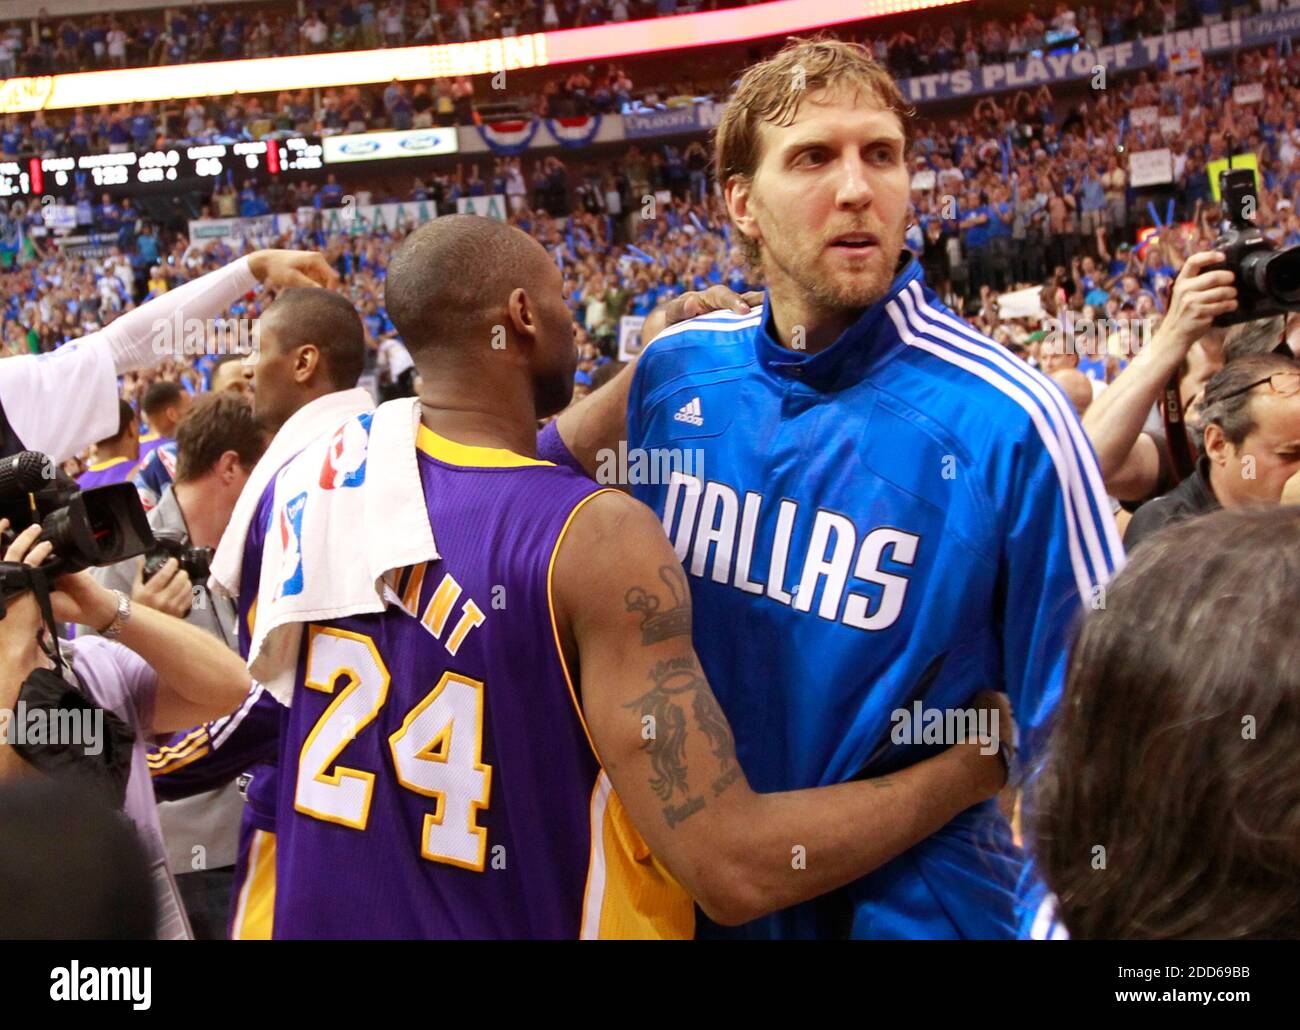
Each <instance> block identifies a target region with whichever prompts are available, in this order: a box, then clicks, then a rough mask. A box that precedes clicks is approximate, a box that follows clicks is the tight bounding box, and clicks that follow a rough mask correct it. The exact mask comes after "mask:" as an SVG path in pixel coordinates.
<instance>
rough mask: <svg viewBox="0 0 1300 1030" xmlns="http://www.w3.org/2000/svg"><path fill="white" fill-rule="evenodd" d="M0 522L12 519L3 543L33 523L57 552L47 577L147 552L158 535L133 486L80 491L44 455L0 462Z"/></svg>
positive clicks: (23, 455) (19, 456)
mask: <svg viewBox="0 0 1300 1030" xmlns="http://www.w3.org/2000/svg"><path fill="white" fill-rule="evenodd" d="M0 518H6V519H8V520H9V530H8V531H7V532H6V533H5V538H4V540H3V543H5V544H8V543H9V541H11V540H12V539H13V538H14V537H15V536H17V535H18V534H19V533H21V532H22V531H23V530H24V529H26V528H27V527H28V526H30V525H32V524H33V523H37V522H38V523H40V525H41V535H40V538H39V539H40V540H48V541H49V542H50V543H51V544H52V545H53V547H54V553H53V554H51V555H50V557H49V558H48V559H47V560H46V562H45V564H44V565H43V566H41V568H42V570H43V571H44V572H45V573H46V575H48V576H50V577H53V576H60V575H63V574H64V573H68V572H80V571H81V570H82V569H87V568H89V567H90V566H92V565H112V564H114V563H116V562H120V561H121V560H122V559H123V558H132V557H134V556H135V555H137V554H143V553H144V552H145V551H146V550H147V549H148V548H149V546H150V545H151V544H152V543H153V532H152V531H151V530H150V529H149V520H148V519H147V518H146V517H145V514H144V508H142V507H141V506H140V495H139V493H137V492H136V489H135V487H134V486H132V485H131V484H130V483H117V484H115V485H113V486H101V487H96V488H95V489H93V490H85V491H82V490H80V489H78V487H77V484H76V481H75V480H73V479H72V477H71V476H69V475H68V474H67V473H65V472H64V471H63V470H62V469H60V468H58V467H57V466H56V465H55V464H54V462H53V461H51V460H50V459H49V458H47V457H46V456H45V455H44V454H41V453H40V452H39V451H22V452H21V453H19V454H15V455H13V456H12V457H8V458H0Z"/></svg>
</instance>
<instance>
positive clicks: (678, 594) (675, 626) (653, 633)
mask: <svg viewBox="0 0 1300 1030" xmlns="http://www.w3.org/2000/svg"><path fill="white" fill-rule="evenodd" d="M659 578H660V579H661V580H663V581H664V584H665V585H666V586H667V587H668V596H669V600H670V601H671V606H670V607H667V608H664V609H663V610H662V611H660V607H661V604H660V599H659V596H658V595H657V594H652V593H650V592H649V591H647V590H646V589H645V588H644V587H632V588H630V589H629V590H628V592H627V594H626V595H625V597H624V600H625V601H626V602H627V610H628V611H630V612H640V613H641V616H642V618H641V643H643V644H655V643H658V642H659V641H660V640H667V639H668V638H669V637H680V636H684V635H686V634H688V633H690V631H691V591H690V587H688V586H687V585H686V573H684V572H682V570H681V566H679V565H661V566H660V567H659Z"/></svg>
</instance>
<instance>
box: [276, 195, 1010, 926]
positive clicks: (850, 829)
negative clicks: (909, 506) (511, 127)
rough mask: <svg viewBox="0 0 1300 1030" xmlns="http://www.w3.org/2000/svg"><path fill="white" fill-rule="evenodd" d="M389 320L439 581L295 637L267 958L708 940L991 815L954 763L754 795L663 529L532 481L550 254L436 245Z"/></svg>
mask: <svg viewBox="0 0 1300 1030" xmlns="http://www.w3.org/2000/svg"><path fill="white" fill-rule="evenodd" d="M385 299H386V306H387V309H388V312H389V316H390V317H391V318H392V320H393V322H394V324H395V325H396V326H397V328H398V330H399V332H400V333H401V336H402V339H403V341H404V342H405V344H406V346H407V347H408V349H409V350H410V352H411V355H412V357H413V358H414V360H415V363H416V368H417V369H418V371H419V373H420V377H421V379H422V383H423V385H422V387H421V394H420V401H419V403H420V413H421V427H420V429H419V435H418V441H417V449H418V455H417V466H418V473H419V475H420V477H421V481H422V484H423V487H424V496H425V499H426V504H427V509H428V516H429V521H430V525H431V527H432V529H433V532H434V534H435V537H436V540H437V547H438V552H439V554H440V557H439V558H438V559H437V560H436V561H431V562H428V563H425V564H421V565H417V566H413V567H410V568H406V569H401V570H396V571H395V572H394V573H392V574H390V575H389V576H388V577H387V579H388V581H389V585H390V586H391V587H392V591H393V595H392V596H393V601H392V603H390V604H389V606H388V608H387V609H386V610H385V611H384V612H382V613H379V614H368V615H359V616H349V617H346V618H341V619H337V620H332V621H329V622H325V623H317V624H310V625H308V626H307V628H306V632H305V633H304V635H303V647H302V650H301V653H300V654H299V661H298V672H297V679H296V682H295V686H294V694H293V704H292V707H291V708H289V709H288V711H287V714H286V715H285V717H284V720H283V725H282V733H281V744H280V747H281V751H280V763H279V765H280V779H279V798H278V802H277V809H278V816H277V829H278V834H279V836H278V842H277V857H276V879H277V884H278V886H277V892H276V899H275V916H274V933H275V936H276V937H283V938H306V937H329V938H339V937H432V938H463V937H477V938H483V937H550V938H563V937H569V938H572V937H584V938H596V937H689V936H690V935H691V934H692V932H693V922H694V915H693V913H694V908H693V905H692V898H694V899H695V900H696V901H698V903H699V904H700V906H701V907H702V908H703V909H704V911H705V912H706V913H708V914H709V915H710V916H711V917H712V918H714V919H716V920H719V921H722V922H725V923H739V922H744V921H746V920H749V919H752V918H754V917H756V916H758V915H760V914H762V913H765V912H768V911H771V910H773V909H778V908H782V907H785V906H788V905H791V904H794V903H796V902H799V901H803V900H807V899H809V898H812V897H815V896H817V895H819V894H821V893H823V892H825V891H828V890H830V889H832V888H835V887H838V886H840V885H842V884H845V883H848V882H850V881H852V880H854V879H856V878H858V877H860V876H862V875H863V874H865V873H866V872H868V871H870V870H872V869H874V868H876V867H877V866H879V865H881V864H882V863H884V862H885V861H887V860H889V859H890V858H892V857H894V856H896V855H898V854H899V853H901V852H902V851H904V850H906V849H907V848H908V847H910V846H912V845H914V844H915V843H916V842H918V841H920V840H922V839H923V838H925V837H926V836H928V835H929V834H931V833H933V832H934V831H936V830H937V829H939V828H940V827H941V826H942V825H943V824H945V823H946V822H948V821H949V820H950V819H951V818H953V817H954V816H955V815H957V814H958V813H959V812H961V811H963V810H964V809H966V808H968V807H970V806H971V805H973V804H976V803H977V802H980V801H982V800H984V799H987V798H989V797H992V796H993V795H994V794H995V793H996V792H997V791H998V789H999V788H1000V787H1001V785H1002V783H1003V781H1004V768H1003V765H1002V761H1001V759H1000V758H999V756H998V755H997V754H993V753H988V754H986V753H981V752H982V751H987V750H988V749H987V748H983V749H981V747H980V746H979V745H978V744H977V743H967V744H962V745H959V746H957V747H954V748H951V749H949V750H947V751H945V752H943V753H942V754H940V755H938V756H936V757H934V758H932V759H929V760H928V761H925V762H922V763H920V764H918V765H915V766H912V767H910V768H908V769H906V770H903V771H901V772H898V773H891V774H890V775H889V776H888V777H882V778H878V779H874V780H868V781H859V782H849V783H842V784H837V785H834V786H828V787H823V788H819V789H813V790H802V791H794V792H790V793H784V794H766V795H763V794H756V793H754V792H753V791H752V790H751V789H750V787H749V784H748V782H747V780H746V778H745V774H744V772H743V771H742V770H741V768H740V766H739V765H738V764H737V762H736V758H735V749H734V745H733V740H732V735H731V729H730V727H729V725H728V723H727V720H726V718H725V716H724V715H723V714H722V711H721V709H720V708H719V707H718V704H717V702H716V700H715V699H714V696H713V693H712V691H711V690H710V689H709V685H708V683H707V682H706V680H705V678H704V675H703V673H702V672H701V670H700V665H699V662H698V661H697V659H696V656H695V650H694V647H693V645H692V640H691V598H690V593H689V589H688V587H687V585H686V579H685V577H684V575H683V573H682V569H681V564H680V562H679V561H678V560H677V558H676V556H675V554H674V553H673V549H672V546H671V545H670V544H669V542H668V541H667V539H666V538H665V536H664V534H663V530H662V528H661V527H660V524H659V520H658V519H657V518H656V516H655V515H654V514H653V513H652V512H651V511H650V510H649V509H648V508H646V507H645V506H644V505H642V504H641V503H639V502H637V501H635V500H633V499H631V498H630V497H628V496H626V495H625V494H623V493H620V492H618V491H615V490H610V489H602V488H601V487H599V486H597V485H596V484H594V483H593V482H592V481H591V480H589V479H586V478H584V477H582V476H580V475H578V474H577V473H576V472H573V471H571V470H569V469H567V468H564V467H561V466H556V465H554V464H552V463H550V462H546V461H542V460H539V459H537V458H536V457H535V456H534V455H535V432H536V421H537V419H538V418H540V417H544V416H546V415H550V414H553V413H555V412H556V411H559V410H560V409H562V408H563V407H564V406H565V405H566V404H567V403H568V402H569V399H570V395H571V392H572V386H573V374H574V367H575V360H576V356H575V348H574V342H573V328H572V320H571V317H570V313H569V311H568V309H567V307H566V306H565V303H564V300H563V297H562V294H561V278H560V273H559V270H558V268H557V267H556V265H555V264H554V263H553V262H552V261H551V260H550V258H549V257H548V255H547V254H546V251H545V250H544V249H543V248H542V247H541V246H540V245H539V244H538V243H537V242H536V241H535V240H533V239H532V238H530V237H528V236H526V235H525V234H523V233H522V232H519V231H518V230H516V229H513V228H511V227H509V226H508V225H506V224H505V223H504V222H499V221H495V220H492V219H487V218H477V217H472V216H460V215H457V216H448V217H444V218H440V219H437V220H436V221H434V222H431V223H429V224H427V225H425V226H422V227H421V228H420V229H418V230H417V231H416V232H415V233H413V234H412V235H411V236H410V237H409V238H408V240H407V241H406V243H405V244H404V246H403V247H402V249H401V251H400V252H399V253H398V254H397V256H396V257H395V258H394V259H393V261H392V262H391V264H390V266H389V269H388V277H387V282H386V290H385ZM392 403H395V404H399V403H403V402H401V401H394V402H392ZM369 419H370V416H369V415H361V416H359V417H358V418H357V419H356V420H355V421H357V422H358V424H359V427H360V429H361V430H362V431H367V432H368V429H369V424H370V423H369ZM352 431H355V429H353V430H352ZM339 433H340V436H339V440H340V447H342V441H343V440H344V435H343V430H340V431H339ZM271 489H273V487H272V488H271ZM278 517H279V518H280V519H283V518H284V517H285V516H284V514H283V512H282V513H281V514H280V515H279V516H278ZM282 528H283V527H279V528H277V527H276V526H275V525H273V526H271V527H270V532H280V531H282ZM374 532H384V527H383V526H382V525H379V526H362V527H358V533H359V534H360V533H374ZM399 599H400V600H399ZM988 703H990V704H996V703H999V702H997V701H996V700H994V699H992V698H990V699H988ZM1000 718H1001V719H1009V715H1008V712H1007V710H1006V709H1005V708H1003V709H1002V710H1001V711H1000ZM1001 725H1003V726H1007V725H1009V722H1002V723H1001Z"/></svg>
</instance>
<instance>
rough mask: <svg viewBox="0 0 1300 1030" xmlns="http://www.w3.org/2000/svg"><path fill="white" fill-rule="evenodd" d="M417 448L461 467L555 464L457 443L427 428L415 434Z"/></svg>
mask: <svg viewBox="0 0 1300 1030" xmlns="http://www.w3.org/2000/svg"><path fill="white" fill-rule="evenodd" d="M415 446H416V447H417V448H418V449H419V450H421V451H423V452H424V453H425V454H427V455H428V456H429V457H430V458H435V459H437V460H438V461H442V462H446V463H447V464H448V465H461V466H464V467H465V468H495V469H504V468H523V467H525V466H529V465H550V466H552V467H554V465H555V462H553V461H543V460H542V459H540V458H528V457H525V456H524V455H522V454H516V453H515V452H514V451H509V450H506V449H505V448H504V447H478V446H475V445H473V444H467V443H457V442H456V441H455V440H448V439H447V438H446V437H445V436H439V435H438V434H437V433H435V432H434V431H433V430H432V429H430V428H429V427H428V426H425V425H421V426H420V430H419V432H418V433H417V434H416V438H415Z"/></svg>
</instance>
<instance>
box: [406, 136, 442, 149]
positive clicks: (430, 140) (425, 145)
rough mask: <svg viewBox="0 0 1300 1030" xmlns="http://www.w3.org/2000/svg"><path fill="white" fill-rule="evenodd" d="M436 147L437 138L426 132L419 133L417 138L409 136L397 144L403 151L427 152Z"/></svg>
mask: <svg viewBox="0 0 1300 1030" xmlns="http://www.w3.org/2000/svg"><path fill="white" fill-rule="evenodd" d="M437 145H438V137H437V136H435V135H433V133H428V132H425V133H421V134H420V135H419V136H410V137H408V138H407V139H404V140H402V142H401V143H399V144H398V146H399V147H401V148H402V149H403V150H428V149H429V148H430V147H436V146H437Z"/></svg>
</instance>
